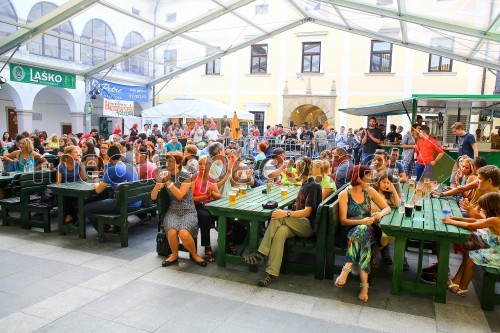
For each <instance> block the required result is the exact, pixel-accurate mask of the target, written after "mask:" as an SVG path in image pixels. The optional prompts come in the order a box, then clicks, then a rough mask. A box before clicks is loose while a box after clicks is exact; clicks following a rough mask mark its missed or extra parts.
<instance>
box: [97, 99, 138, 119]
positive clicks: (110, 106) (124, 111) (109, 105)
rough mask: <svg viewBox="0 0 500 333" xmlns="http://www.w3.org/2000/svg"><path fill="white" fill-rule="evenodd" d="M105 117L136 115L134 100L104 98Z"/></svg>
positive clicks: (103, 109)
mask: <svg viewBox="0 0 500 333" xmlns="http://www.w3.org/2000/svg"><path fill="white" fill-rule="evenodd" d="M102 115H103V116H104V117H106V116H107V117H130V116H133V115H134V102H133V101H119V100H116V99H107V98H104V106H103V108H102Z"/></svg>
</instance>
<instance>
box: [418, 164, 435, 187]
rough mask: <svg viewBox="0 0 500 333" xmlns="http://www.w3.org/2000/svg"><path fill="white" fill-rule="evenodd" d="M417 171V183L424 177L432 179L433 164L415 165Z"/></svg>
mask: <svg viewBox="0 0 500 333" xmlns="http://www.w3.org/2000/svg"><path fill="white" fill-rule="evenodd" d="M415 171H416V172H417V182H418V181H419V180H420V178H422V176H424V178H432V164H430V163H428V164H425V165H423V164H420V163H418V162H417V163H415Z"/></svg>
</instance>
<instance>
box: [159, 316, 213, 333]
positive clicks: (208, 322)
mask: <svg viewBox="0 0 500 333" xmlns="http://www.w3.org/2000/svg"><path fill="white" fill-rule="evenodd" d="M220 324H221V322H220V321H217V320H214V319H213V318H208V317H205V316H201V315H196V316H193V315H191V314H189V313H185V312H183V313H179V314H177V315H175V316H174V317H172V318H170V319H169V320H168V321H167V322H166V323H165V324H163V325H162V326H161V327H160V328H159V329H157V330H156V331H155V332H157V333H168V332H172V333H176V332H211V331H213V330H214V329H215V328H217V327H218V326H219V325H220Z"/></svg>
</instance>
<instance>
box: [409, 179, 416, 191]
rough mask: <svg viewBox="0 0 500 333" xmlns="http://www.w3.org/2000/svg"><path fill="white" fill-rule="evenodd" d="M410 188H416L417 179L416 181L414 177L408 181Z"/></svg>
mask: <svg viewBox="0 0 500 333" xmlns="http://www.w3.org/2000/svg"><path fill="white" fill-rule="evenodd" d="M408 188H409V189H410V190H413V189H414V188H415V181H414V180H413V179H410V180H409V181H408Z"/></svg>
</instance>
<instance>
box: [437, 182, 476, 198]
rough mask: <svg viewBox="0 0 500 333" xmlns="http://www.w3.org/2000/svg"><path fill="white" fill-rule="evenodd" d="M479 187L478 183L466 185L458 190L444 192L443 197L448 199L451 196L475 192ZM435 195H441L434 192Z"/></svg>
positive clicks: (458, 187)
mask: <svg viewBox="0 0 500 333" xmlns="http://www.w3.org/2000/svg"><path fill="white" fill-rule="evenodd" d="M478 186H479V182H478V181H474V182H471V183H469V184H465V185H463V186H457V188H454V189H451V190H449V191H446V192H443V196H445V197H447V196H450V195H455V194H460V193H463V192H465V191H469V190H473V189H475V188H477V187H478ZM432 193H433V194H439V193H438V192H437V191H432Z"/></svg>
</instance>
